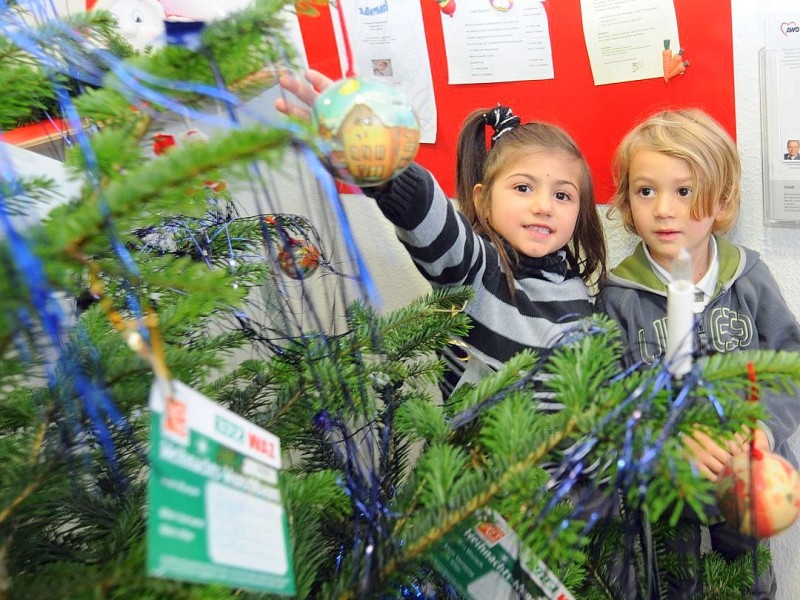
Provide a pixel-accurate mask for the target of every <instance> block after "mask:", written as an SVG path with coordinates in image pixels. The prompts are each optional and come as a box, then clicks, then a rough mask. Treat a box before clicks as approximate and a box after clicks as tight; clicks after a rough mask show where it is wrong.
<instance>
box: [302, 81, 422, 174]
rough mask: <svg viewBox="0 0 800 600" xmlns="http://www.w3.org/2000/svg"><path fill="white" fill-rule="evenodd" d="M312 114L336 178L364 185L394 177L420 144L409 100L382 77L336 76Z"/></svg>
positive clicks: (322, 94)
mask: <svg viewBox="0 0 800 600" xmlns="http://www.w3.org/2000/svg"><path fill="white" fill-rule="evenodd" d="M312 118H313V121H314V124H315V126H316V129H317V133H318V134H319V137H320V138H321V139H322V141H323V142H324V144H325V146H326V154H327V159H328V161H329V163H330V166H331V168H332V169H333V171H334V174H335V176H336V178H337V179H340V180H342V181H345V182H347V183H353V184H355V185H358V186H360V187H372V186H377V185H381V184H384V183H386V182H387V181H389V180H390V179H392V178H393V177H396V176H397V175H399V174H400V173H402V172H403V171H404V170H405V169H406V167H408V165H409V164H410V163H411V161H412V160H414V157H415V156H416V155H417V150H418V149H419V137H420V131H419V122H418V121H417V117H416V115H415V114H414V111H413V109H412V108H411V105H410V104H409V103H408V101H407V100H406V97H405V95H404V94H403V93H402V92H400V91H399V90H398V89H397V88H395V87H392V86H391V85H388V84H385V83H381V82H379V81H373V80H367V79H360V78H357V77H349V78H347V79H342V80H340V81H337V82H336V83H334V84H333V85H332V86H330V87H329V88H327V89H326V90H325V91H324V92H322V93H321V94H320V95H319V97H318V98H317V100H316V102H314V110H313V111H312Z"/></svg>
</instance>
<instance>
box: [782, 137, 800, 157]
mask: <svg viewBox="0 0 800 600" xmlns="http://www.w3.org/2000/svg"><path fill="white" fill-rule="evenodd" d="M783 160H800V139H797V140H786V152H785V153H784V154H783Z"/></svg>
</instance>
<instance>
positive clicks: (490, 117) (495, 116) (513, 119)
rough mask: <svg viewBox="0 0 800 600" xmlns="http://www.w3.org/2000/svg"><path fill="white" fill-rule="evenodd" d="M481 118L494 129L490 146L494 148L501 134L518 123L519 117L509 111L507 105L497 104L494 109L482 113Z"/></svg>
mask: <svg viewBox="0 0 800 600" xmlns="http://www.w3.org/2000/svg"><path fill="white" fill-rule="evenodd" d="M483 120H484V121H486V124H487V125H488V126H489V127H491V128H492V130H493V131H494V133H493V134H492V148H494V145H495V144H496V143H497V140H499V139H500V136H501V135H503V134H504V133H506V132H508V131H511V130H512V129H514V127H516V126H517V125H519V123H520V120H519V117H518V116H516V115H515V114H514V113H513V112H511V109H510V108H509V107H507V106H501V105H499V104H498V105H497V108H495V109H494V110H492V111H490V112H488V113H484V115H483Z"/></svg>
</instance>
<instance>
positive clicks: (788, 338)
mask: <svg viewBox="0 0 800 600" xmlns="http://www.w3.org/2000/svg"><path fill="white" fill-rule="evenodd" d="M716 241H717V253H718V257H719V275H718V277H717V283H716V288H715V291H714V295H713V297H712V298H711V300H710V302H709V303H708V306H706V307H705V309H704V310H703V312H702V314H701V315H700V316H699V323H698V325H697V327H696V329H695V340H694V347H695V349H696V350H697V351H698V352H699V353H700V354H707V353H712V352H731V351H734V350H788V351H800V325H798V323H797V319H796V318H795V316H794V315H793V314H792V311H791V310H790V309H789V307H788V306H787V304H786V301H785V300H784V299H783V296H781V293H780V290H779V288H778V284H777V282H776V281H775V279H774V278H773V276H772V274H771V273H770V272H769V269H768V268H767V266H766V265H765V264H764V263H763V262H762V261H761V260H760V259H759V257H758V254H757V253H756V252H754V251H752V250H750V249H747V248H743V247H740V246H736V245H734V244H732V243H730V242H728V241H726V240H724V239H722V238H719V237H717V238H716ZM600 306H601V308H602V309H604V310H605V311H606V312H608V314H609V315H610V316H611V317H613V318H614V319H615V320H616V321H617V323H619V325H620V327H621V328H622V332H623V337H624V341H625V346H626V347H627V348H628V349H629V350H628V353H627V354H626V362H627V363H628V364H629V365H630V364H633V363H636V362H638V361H640V360H641V361H644V362H645V363H648V364H650V363H653V362H654V361H655V360H656V359H657V358H658V357H660V356H661V355H663V354H664V352H665V351H666V339H667V336H666V332H667V325H666V321H667V317H666V314H667V286H666V284H665V283H664V282H663V281H662V280H661V279H659V277H658V276H657V275H656V274H655V272H654V271H653V269H652V268H651V267H650V263H649V261H648V259H647V255H646V254H645V251H644V246H643V244H642V243H641V242H640V243H639V245H638V246H637V247H636V250H635V251H634V253H633V254H631V255H630V256H629V257H627V258H626V259H625V260H623V261H622V262H621V263H620V264H619V265H618V266H617V267H616V268H614V269H613V270H612V271H611V273H610V275H609V278H608V282H607V284H606V286H605V287H604V288H603V290H602V291H601V293H600ZM761 400H762V402H763V403H764V408H765V409H766V410H767V411H768V412H769V418H768V419H767V421H766V426H767V427H768V429H769V431H767V435H768V436H769V437H770V442H771V446H772V449H773V450H774V451H775V452H776V453H778V454H780V455H782V456H784V457H786V458H788V459H789V460H790V461H791V462H792V463H793V464H795V465H796V464H797V461H796V459H795V457H794V455H793V453H792V451H791V450H790V449H789V446H788V444H787V439H788V438H789V436H791V435H792V433H794V431H795V430H796V429H797V426H798V424H799V423H800V391H798V392H797V393H796V394H794V395H767V394H764V395H762V398H761Z"/></svg>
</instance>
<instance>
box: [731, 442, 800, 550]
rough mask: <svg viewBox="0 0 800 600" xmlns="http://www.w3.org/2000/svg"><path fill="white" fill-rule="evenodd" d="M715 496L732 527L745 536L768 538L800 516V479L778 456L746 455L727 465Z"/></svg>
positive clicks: (753, 452) (791, 467) (755, 453)
mask: <svg viewBox="0 0 800 600" xmlns="http://www.w3.org/2000/svg"><path fill="white" fill-rule="evenodd" d="M751 494H752V498H751ZM716 496H717V504H718V506H719V510H720V512H721V513H722V515H723V516H724V517H725V519H727V521H728V522H729V523H730V524H731V525H733V526H734V527H736V528H737V529H738V530H739V531H741V532H742V533H743V534H745V535H748V536H751V537H756V538H760V539H763V538H768V537H772V536H773V535H776V534H778V533H780V532H781V531H783V530H784V529H786V528H787V527H789V526H791V525H792V524H793V523H794V522H795V521H796V520H797V517H798V515H800V476H798V473H797V470H796V469H795V468H794V467H793V466H792V465H791V464H789V463H788V462H787V461H786V460H785V459H783V458H781V457H780V456H778V455H777V454H773V453H772V452H761V451H759V450H753V451H752V454H751V453H747V452H744V453H742V454H737V455H736V456H734V457H733V458H732V459H731V460H730V462H729V463H728V464H727V465H726V466H725V470H724V471H723V472H722V475H721V476H720V478H719V480H718V481H717V486H716Z"/></svg>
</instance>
